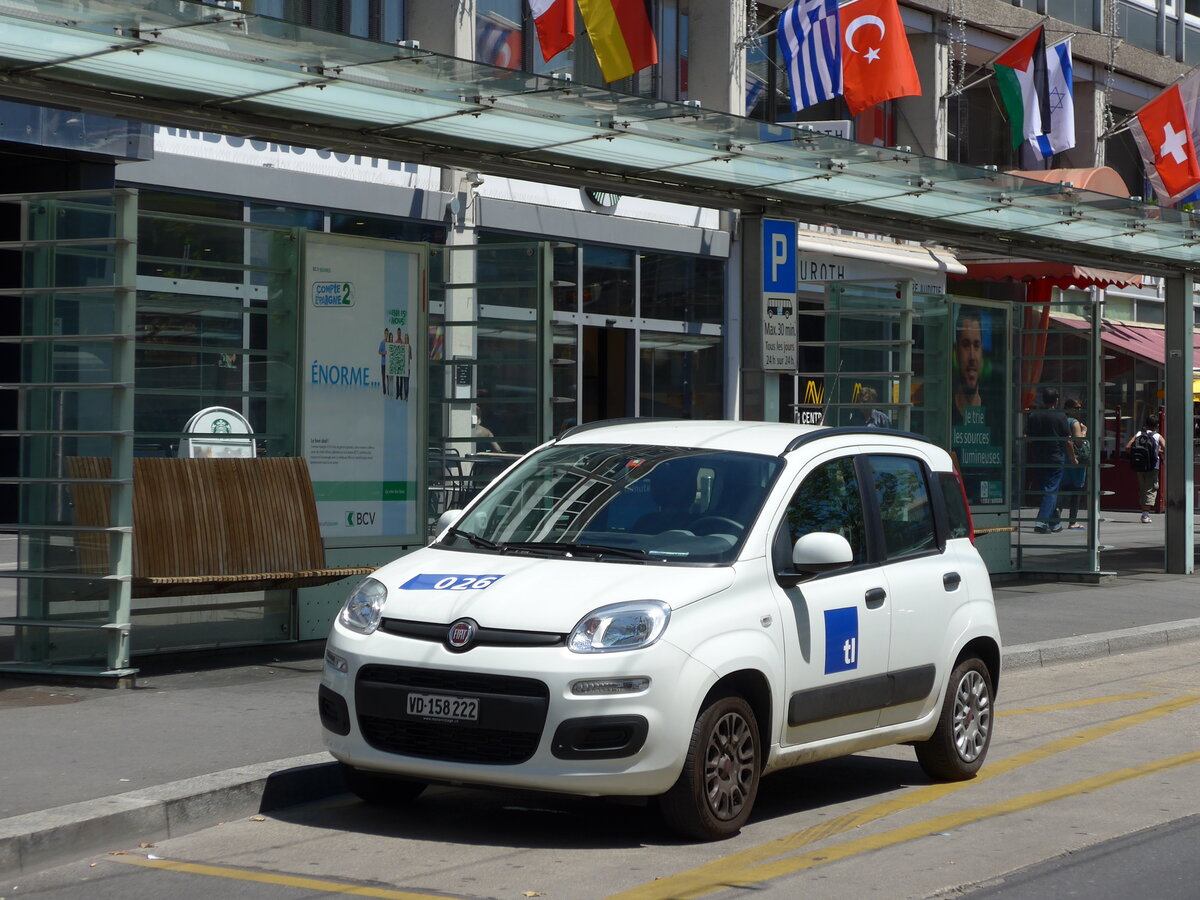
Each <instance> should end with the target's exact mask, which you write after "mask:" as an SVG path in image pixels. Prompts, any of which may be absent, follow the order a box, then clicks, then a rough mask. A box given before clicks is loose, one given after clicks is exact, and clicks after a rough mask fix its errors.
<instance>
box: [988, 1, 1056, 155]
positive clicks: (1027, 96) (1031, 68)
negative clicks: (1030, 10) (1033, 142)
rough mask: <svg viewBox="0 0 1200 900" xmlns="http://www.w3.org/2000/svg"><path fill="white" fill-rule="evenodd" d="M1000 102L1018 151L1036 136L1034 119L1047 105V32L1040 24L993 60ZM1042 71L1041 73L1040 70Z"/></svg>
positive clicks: (1013, 143)
mask: <svg viewBox="0 0 1200 900" xmlns="http://www.w3.org/2000/svg"><path fill="white" fill-rule="evenodd" d="M992 68H993V69H994V70H995V72H996V84H997V85H998V86H999V88H1000V99H1001V101H1002V102H1003V103H1004V108H1005V110H1007V112H1008V121H1009V124H1010V125H1011V126H1012V145H1013V149H1014V150H1015V149H1016V148H1017V147H1020V146H1021V144H1023V143H1024V142H1025V139H1026V138H1027V137H1028V136H1029V135H1031V134H1033V133H1034V128H1035V126H1034V124H1033V121H1034V118H1035V117H1039V118H1040V111H1041V108H1042V106H1043V105H1044V104H1042V103H1040V100H1041V97H1040V96H1039V95H1040V94H1042V93H1043V92H1045V91H1046V29H1045V26H1043V25H1038V26H1036V27H1035V28H1033V29H1032V30H1030V31H1029V32H1028V33H1026V34H1025V35H1024V36H1022V37H1019V38H1017V39H1016V40H1015V41H1014V42H1013V43H1012V44H1011V45H1010V46H1009V47H1008V48H1007V49H1006V50H1004V51H1003V52H1002V53H1000V54H999V55H998V56H996V58H995V59H993V60H992ZM1039 68H1040V70H1041V71H1040V72H1039V71H1038V70H1039Z"/></svg>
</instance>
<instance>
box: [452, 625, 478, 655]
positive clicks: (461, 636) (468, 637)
mask: <svg viewBox="0 0 1200 900" xmlns="http://www.w3.org/2000/svg"><path fill="white" fill-rule="evenodd" d="M475 628H476V625H475V623H474V622H472V621H471V620H470V619H459V620H458V621H457V622H455V623H454V624H453V625H451V626H450V631H449V633H447V635H446V643H447V644H449V645H450V646H451V647H452V648H453V649H455V650H466V649H467V648H468V647H470V646H471V642H472V641H474V640H475Z"/></svg>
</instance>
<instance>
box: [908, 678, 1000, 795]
mask: <svg viewBox="0 0 1200 900" xmlns="http://www.w3.org/2000/svg"><path fill="white" fill-rule="evenodd" d="M991 742H992V676H991V674H990V673H989V672H988V668H987V666H985V665H984V664H983V661H982V660H980V659H977V658H975V657H968V658H967V659H964V660H962V661H961V662H960V663H959V664H958V665H957V666H955V667H954V671H953V672H951V673H950V681H949V684H948V685H947V686H946V696H945V698H944V699H943V700H942V714H941V716H940V717H939V718H938V723H937V729H936V730H935V731H934V732H933V736H932V737H930V738H929V740H927V741H920V742H918V743H917V744H916V749H917V762H918V763H920V764H921V768H922V769H924V770H925V774H926V775H928V776H929V777H930V778H934V779H937V780H939V781H965V780H967V779H968V778H971V777H973V776H974V775H975V773H976V772H978V771H979V767H980V766H982V765H983V760H984V757H985V756H987V751H988V746H989V745H990V744H991Z"/></svg>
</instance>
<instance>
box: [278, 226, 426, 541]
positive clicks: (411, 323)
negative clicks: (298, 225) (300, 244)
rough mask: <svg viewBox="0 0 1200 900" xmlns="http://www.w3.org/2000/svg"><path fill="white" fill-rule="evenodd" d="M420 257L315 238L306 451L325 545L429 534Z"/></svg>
mask: <svg viewBox="0 0 1200 900" xmlns="http://www.w3.org/2000/svg"><path fill="white" fill-rule="evenodd" d="M421 260H422V257H421V254H420V252H419V251H417V250H416V249H409V248H405V247H398V246H397V245H396V244H394V243H392V242H390V241H380V240H372V239H370V238H356V237H342V236H340V235H329V234H309V235H308V236H307V239H306V244H305V259H304V284H303V294H302V298H303V304H304V317H305V319H304V353H305V355H304V359H303V360H302V375H301V381H302V383H303V385H304V433H303V444H302V447H303V452H304V455H305V457H307V459H308V466H309V470H310V471H311V472H312V478H313V489H314V491H315V492H316V497H317V514H318V517H319V519H320V522H321V535H322V537H325V538H342V539H347V540H351V541H353V540H356V539H361V538H380V537H389V538H396V537H404V536H411V535H414V534H415V533H416V532H417V531H418V525H419V523H418V521H417V513H418V503H417V468H416V467H417V464H418V461H419V460H420V459H421V456H420V454H419V452H418V439H419V434H420V432H419V429H418V425H419V422H420V417H419V414H420V410H421V408H422V404H423V403H424V401H425V398H424V396H423V392H422V385H421V384H420V382H419V381H418V378H417V377H414V376H416V374H417V371H416V365H417V361H418V359H419V357H418V356H416V355H415V354H417V353H423V352H424V351H425V333H424V330H423V325H422V323H421V321H420V314H421V296H420V286H421V283H422V282H421Z"/></svg>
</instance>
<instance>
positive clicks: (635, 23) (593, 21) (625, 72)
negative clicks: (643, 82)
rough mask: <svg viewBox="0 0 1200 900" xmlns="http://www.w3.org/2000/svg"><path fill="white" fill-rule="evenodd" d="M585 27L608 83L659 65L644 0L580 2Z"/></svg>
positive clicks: (580, 0)
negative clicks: (656, 64)
mask: <svg viewBox="0 0 1200 900" xmlns="http://www.w3.org/2000/svg"><path fill="white" fill-rule="evenodd" d="M579 11H580V12H581V13H583V24H584V25H586V26H587V31H588V37H590V38H591V39H592V48H593V49H594V50H595V51H596V61H597V62H598V63H600V71H601V73H602V74H603V75H604V80H605V81H619V80H620V79H622V78H628V77H629V76H630V75H632V74H633V73H634V72H640V71H641V70H642V69H645V68H647V67H648V66H652V65H654V64H655V63H656V62H658V44H657V43H656V42H655V40H654V29H653V28H651V26H650V16H649V15H647V14H646V4H645V2H644V0H579Z"/></svg>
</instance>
